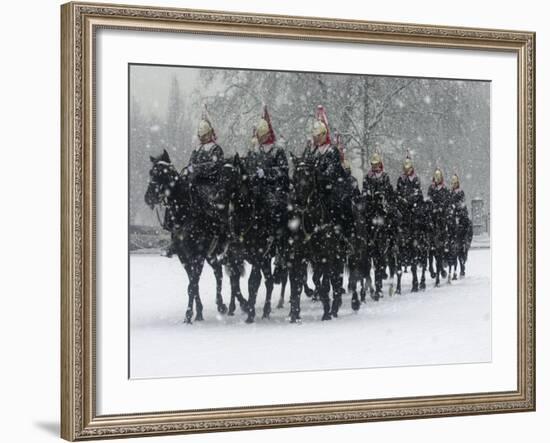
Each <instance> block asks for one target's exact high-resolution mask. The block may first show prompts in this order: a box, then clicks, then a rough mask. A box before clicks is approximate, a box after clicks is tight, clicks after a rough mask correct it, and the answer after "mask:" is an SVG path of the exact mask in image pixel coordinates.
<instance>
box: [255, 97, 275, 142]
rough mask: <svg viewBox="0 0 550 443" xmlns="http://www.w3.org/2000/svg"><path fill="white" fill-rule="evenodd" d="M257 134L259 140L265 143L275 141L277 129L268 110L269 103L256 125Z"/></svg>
mask: <svg viewBox="0 0 550 443" xmlns="http://www.w3.org/2000/svg"><path fill="white" fill-rule="evenodd" d="M255 135H256V138H257V139H258V141H260V140H263V143H264V144H272V143H275V139H276V137H275V131H274V130H273V126H272V124H271V116H270V115H269V111H268V110H267V105H264V108H263V112H262V116H261V118H260V120H259V121H258V124H257V125H256V131H255ZM266 136H267V138H266Z"/></svg>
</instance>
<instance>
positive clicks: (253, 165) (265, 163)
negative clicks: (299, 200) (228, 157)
mask: <svg viewBox="0 0 550 443" xmlns="http://www.w3.org/2000/svg"><path fill="white" fill-rule="evenodd" d="M276 140H277V138H276V135H275V131H274V130H273V125H272V123H271V116H270V115H269V112H268V110H267V106H264V108H263V112H262V115H261V117H260V120H259V121H258V123H257V124H256V127H255V130H254V137H253V143H252V144H253V146H252V147H251V150H250V151H249V154H248V168H247V169H248V171H249V174H250V180H251V184H252V188H253V190H254V194H255V198H256V202H257V205H258V206H257V207H258V208H259V209H260V212H261V213H262V215H263V217H262V220H261V222H262V223H265V224H266V226H267V227H268V232H269V237H270V239H269V240H270V243H272V244H274V245H275V248H276V253H277V254H281V253H283V252H284V244H283V242H284V238H285V233H286V226H287V222H288V220H287V218H288V216H287V204H288V203H287V202H288V192H289V186H290V181H289V177H288V160H287V156H286V153H285V150H284V149H283V148H282V146H279V145H277V144H276Z"/></svg>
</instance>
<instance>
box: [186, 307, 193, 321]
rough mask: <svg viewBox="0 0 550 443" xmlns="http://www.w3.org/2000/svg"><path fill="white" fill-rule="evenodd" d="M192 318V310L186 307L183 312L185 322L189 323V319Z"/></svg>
mask: <svg viewBox="0 0 550 443" xmlns="http://www.w3.org/2000/svg"><path fill="white" fill-rule="evenodd" d="M192 318H193V311H192V310H190V309H188V310H187V311H186V312H185V323H189V324H191V323H192V321H191V319H192Z"/></svg>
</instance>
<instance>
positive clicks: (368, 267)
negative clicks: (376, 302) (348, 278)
mask: <svg viewBox="0 0 550 443" xmlns="http://www.w3.org/2000/svg"><path fill="white" fill-rule="evenodd" d="M372 260H373V259H372V257H370V256H369V257H368V258H367V260H366V266H365V278H366V283H367V288H368V290H369V294H370V296H371V298H374V286H373V285H372V277H371V269H372V267H373V261H372Z"/></svg>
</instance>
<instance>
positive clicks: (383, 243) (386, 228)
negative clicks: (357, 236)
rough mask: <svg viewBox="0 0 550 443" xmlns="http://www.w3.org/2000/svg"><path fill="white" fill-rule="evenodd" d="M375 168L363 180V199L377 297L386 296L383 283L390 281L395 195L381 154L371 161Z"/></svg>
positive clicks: (376, 154)
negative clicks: (387, 268)
mask: <svg viewBox="0 0 550 443" xmlns="http://www.w3.org/2000/svg"><path fill="white" fill-rule="evenodd" d="M370 164H371V169H370V171H369V172H368V173H367V175H366V176H365V178H364V180H363V191H362V194H363V200H364V202H365V215H366V219H367V225H368V231H369V232H368V238H369V249H370V255H371V257H372V260H373V264H374V279H375V295H374V297H373V298H374V299H375V300H378V299H379V298H380V297H381V296H382V280H383V279H385V278H387V274H386V264H387V263H386V261H387V260H386V259H387V255H388V252H389V247H390V225H389V221H390V220H389V219H390V216H391V214H390V205H391V204H393V201H394V192H393V188H392V185H391V183H390V178H389V176H388V174H387V173H386V172H385V171H384V163H383V162H382V157H381V156H380V154H378V153H377V152H375V153H374V154H373V155H372V156H371V158H370Z"/></svg>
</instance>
